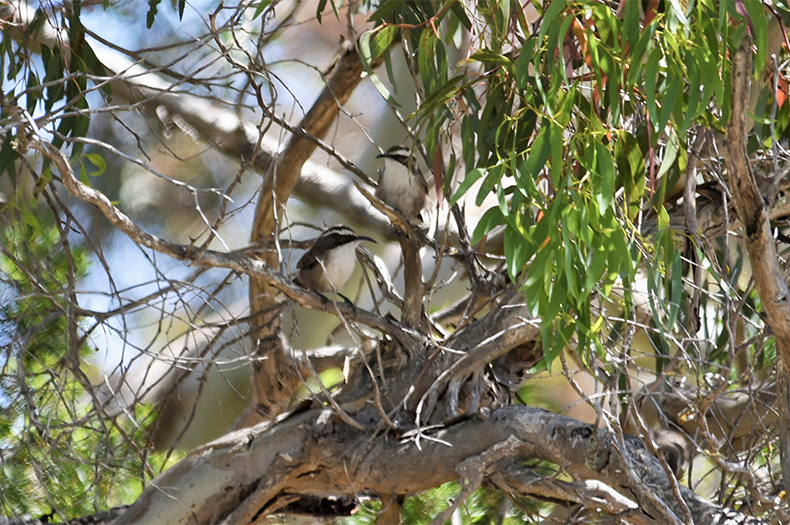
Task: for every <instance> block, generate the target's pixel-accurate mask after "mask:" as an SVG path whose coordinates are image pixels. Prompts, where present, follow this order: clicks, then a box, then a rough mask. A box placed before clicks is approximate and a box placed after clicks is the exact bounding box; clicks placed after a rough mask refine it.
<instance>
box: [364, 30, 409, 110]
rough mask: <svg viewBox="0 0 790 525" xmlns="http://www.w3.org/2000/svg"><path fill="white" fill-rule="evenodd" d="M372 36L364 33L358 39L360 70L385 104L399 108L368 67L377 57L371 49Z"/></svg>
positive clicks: (369, 32)
mask: <svg viewBox="0 0 790 525" xmlns="http://www.w3.org/2000/svg"><path fill="white" fill-rule="evenodd" d="M372 36H373V33H372V32H371V31H365V32H364V33H362V36H361V37H360V38H359V55H360V58H361V59H362V68H363V69H364V70H365V73H367V74H368V77H369V78H370V81H371V82H372V83H373V86H374V87H375V88H376V90H377V91H378V92H379V93H380V94H381V96H382V97H383V98H384V100H386V101H387V103H389V104H392V105H393V106H395V107H396V108H399V107H400V104H398V101H397V100H395V97H393V96H392V93H390V91H389V89H387V86H385V85H384V83H383V82H382V81H381V79H380V78H379V76H378V75H377V74H376V73H375V72H374V71H373V68H372V67H371V65H370V64H371V62H373V60H375V59H376V58H377V57H378V55H373V52H372V49H371V38H372Z"/></svg>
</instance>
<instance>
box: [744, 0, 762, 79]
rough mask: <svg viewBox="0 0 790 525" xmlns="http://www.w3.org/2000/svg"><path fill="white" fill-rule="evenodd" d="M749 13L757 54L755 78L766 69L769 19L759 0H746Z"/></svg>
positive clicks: (755, 58) (745, 3)
mask: <svg viewBox="0 0 790 525" xmlns="http://www.w3.org/2000/svg"><path fill="white" fill-rule="evenodd" d="M742 5H744V6H745V7H746V12H747V13H749V20H750V21H751V24H750V26H751V28H752V29H754V44H755V47H756V48H757V54H756V55H755V57H754V78H759V77H760V73H762V71H763V69H765V58H766V56H767V53H768V20H767V19H766V17H765V8H764V7H763V3H762V2H760V1H757V0H744V2H743V3H742Z"/></svg>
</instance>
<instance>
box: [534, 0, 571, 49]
mask: <svg viewBox="0 0 790 525" xmlns="http://www.w3.org/2000/svg"><path fill="white" fill-rule="evenodd" d="M565 4H566V2H565V0H555V1H553V2H551V3H550V4H549V8H548V9H546V12H545V13H544V14H543V22H544V23H542V24H541V25H540V33H538V42H543V37H545V36H546V32H548V30H549V27H550V26H551V25H552V24H551V23H548V24H547V23H546V21H547V20H548V21H550V22H554V21H555V20H556V19H557V16H559V14H560V13H561V12H562V10H563V9H565Z"/></svg>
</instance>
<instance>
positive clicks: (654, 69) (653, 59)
mask: <svg viewBox="0 0 790 525" xmlns="http://www.w3.org/2000/svg"><path fill="white" fill-rule="evenodd" d="M662 56H663V53H662V51H661V49H659V48H655V49H654V50H653V51H651V52H650V56H649V57H648V58H647V64H646V65H645V97H646V98H647V113H648V115H649V116H650V121H651V122H652V123H653V125H654V126H656V125H657V124H658V109H657V106H656V77H657V76H658V61H659V60H660V59H661V57H662ZM656 131H658V133H661V131H663V128H658V127H656ZM654 140H655V139H654Z"/></svg>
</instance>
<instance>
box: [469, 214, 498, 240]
mask: <svg viewBox="0 0 790 525" xmlns="http://www.w3.org/2000/svg"><path fill="white" fill-rule="evenodd" d="M503 222H505V216H504V215H502V211H501V210H500V209H499V208H498V207H496V206H494V207H493V208H491V209H489V210H488V211H487V212H485V213H484V214H483V216H482V217H480V221H479V222H478V223H477V226H476V227H475V231H474V234H472V244H477V243H479V242H480V241H481V240H483V237H485V236H486V235H488V233H489V232H490V231H491V230H493V229H494V228H496V227H497V226H499V225H500V224H502V223H503Z"/></svg>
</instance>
